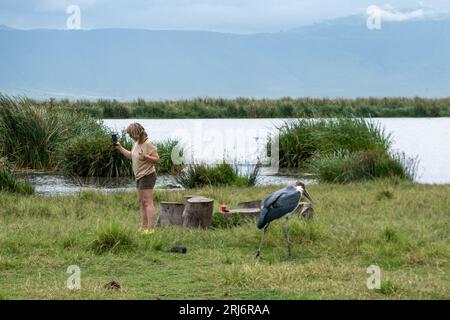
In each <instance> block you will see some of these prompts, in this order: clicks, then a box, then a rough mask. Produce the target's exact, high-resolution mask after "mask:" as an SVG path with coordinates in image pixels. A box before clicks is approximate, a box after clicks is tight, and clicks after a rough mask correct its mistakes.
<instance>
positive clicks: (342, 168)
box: [310, 150, 417, 183]
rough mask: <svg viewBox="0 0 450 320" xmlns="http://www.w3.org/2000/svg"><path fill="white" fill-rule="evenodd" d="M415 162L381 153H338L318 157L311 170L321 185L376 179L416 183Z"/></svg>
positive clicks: (367, 151) (369, 151)
mask: <svg viewBox="0 0 450 320" xmlns="http://www.w3.org/2000/svg"><path fill="white" fill-rule="evenodd" d="M416 164H417V162H416V161H413V160H410V159H408V158H406V157H405V156H404V155H402V154H394V155H391V154H389V153H387V152H382V151H380V150H365V151H356V152H353V153H351V152H349V151H345V150H339V151H336V152H333V153H330V154H317V155H316V156H315V157H314V158H313V160H312V161H311V165H310V169H311V171H312V173H314V174H315V175H316V176H317V178H318V180H319V181H320V182H331V183H349V182H355V181H361V180H371V179H377V178H393V177H397V178H400V179H408V180H413V179H414V177H415V172H416Z"/></svg>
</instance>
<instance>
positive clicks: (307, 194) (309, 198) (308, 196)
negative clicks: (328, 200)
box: [303, 189, 314, 203]
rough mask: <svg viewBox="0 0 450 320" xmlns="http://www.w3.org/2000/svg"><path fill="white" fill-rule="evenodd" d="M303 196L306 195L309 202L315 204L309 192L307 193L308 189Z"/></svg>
mask: <svg viewBox="0 0 450 320" xmlns="http://www.w3.org/2000/svg"><path fill="white" fill-rule="evenodd" d="M303 194H304V195H305V197H307V198H308V200H309V201H311V203H313V202H314V201H313V199H312V198H311V195H310V194H309V192H308V191H306V189H304V190H303Z"/></svg>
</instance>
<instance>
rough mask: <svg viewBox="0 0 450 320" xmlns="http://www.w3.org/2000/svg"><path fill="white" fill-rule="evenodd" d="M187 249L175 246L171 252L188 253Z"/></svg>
mask: <svg viewBox="0 0 450 320" xmlns="http://www.w3.org/2000/svg"><path fill="white" fill-rule="evenodd" d="M186 251H187V249H186V247H179V246H174V247H172V248H171V249H170V252H176V253H186Z"/></svg>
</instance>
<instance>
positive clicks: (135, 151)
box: [131, 138, 157, 180]
mask: <svg viewBox="0 0 450 320" xmlns="http://www.w3.org/2000/svg"><path fill="white" fill-rule="evenodd" d="M141 149H142V150H143V151H144V154H146V155H147V154H148V155H149V154H152V153H153V151H155V150H157V149H156V145H155V144H154V143H153V141H151V140H150V139H148V138H147V140H145V141H144V142H143V143H142V144H139V143H137V142H135V143H134V144H133V147H132V148H131V162H132V164H133V172H134V176H135V177H136V180H139V179H140V178H142V177H144V176H146V175H149V174H151V173H153V172H155V166H154V165H153V163H150V162H148V161H145V160H143V157H141V156H139V152H140V151H141Z"/></svg>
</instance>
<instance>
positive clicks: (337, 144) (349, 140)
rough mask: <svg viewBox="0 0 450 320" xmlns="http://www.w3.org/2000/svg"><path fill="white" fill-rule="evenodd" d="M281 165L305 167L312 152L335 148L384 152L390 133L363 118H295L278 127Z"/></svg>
mask: <svg viewBox="0 0 450 320" xmlns="http://www.w3.org/2000/svg"><path fill="white" fill-rule="evenodd" d="M279 130H280V135H279V157H280V167H284V168H306V167H307V166H308V164H309V162H310V160H311V158H312V156H313V155H315V154H317V153H319V154H329V153H332V152H335V151H338V150H346V151H349V152H355V151H362V150H379V151H380V152H387V150H388V149H389V147H390V145H391V141H390V135H385V133H384V130H382V129H381V128H380V127H378V126H376V125H375V124H373V123H372V122H369V121H367V120H364V119H355V118H337V119H323V118H320V119H297V120H296V121H293V122H285V123H284V124H283V125H282V126H281V127H280V128H279Z"/></svg>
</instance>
